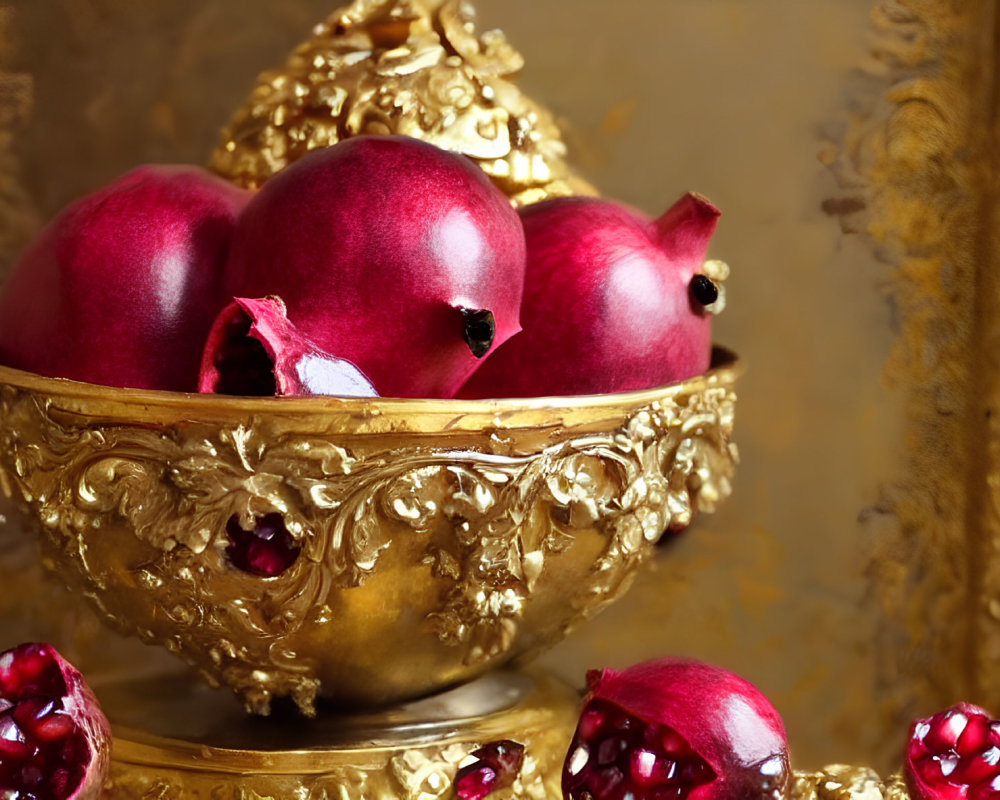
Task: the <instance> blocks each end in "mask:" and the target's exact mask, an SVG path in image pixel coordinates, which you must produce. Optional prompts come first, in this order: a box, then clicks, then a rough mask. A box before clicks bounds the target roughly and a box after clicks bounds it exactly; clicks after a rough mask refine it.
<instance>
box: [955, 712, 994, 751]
mask: <svg viewBox="0 0 1000 800" xmlns="http://www.w3.org/2000/svg"><path fill="white" fill-rule="evenodd" d="M989 737H990V723H989V720H988V719H986V717H980V716H974V717H969V718H968V722H967V723H966V726H965V730H963V731H962V733H961V734H959V737H958V741H957V742H956V743H955V752H957V753H958V754H959V755H960V756H962V757H963V758H966V757H968V756H973V755H976V754H977V753H981V752H982V751H983V749H984V748H986V746H987V743H988V741H989Z"/></svg>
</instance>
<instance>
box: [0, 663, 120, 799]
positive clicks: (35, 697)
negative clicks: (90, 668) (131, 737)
mask: <svg viewBox="0 0 1000 800" xmlns="http://www.w3.org/2000/svg"><path fill="white" fill-rule="evenodd" d="M110 750H111V732H110V730H109V727H108V722H107V720H106V719H105V718H104V714H103V713H101V709H100V706H99V705H98V704H97V699H96V698H95V697H94V694H93V692H91V691H90V689H89V687H88V686H87V685H86V683H84V680H83V676H81V675H80V673H79V672H77V671H76V670H75V669H74V668H73V667H72V666H70V665H69V664H68V663H67V662H66V661H64V660H63V659H62V658H61V657H60V656H59V654H58V653H57V652H56V651H55V649H54V648H53V647H52V646H51V645H47V644H34V643H29V644H22V645H19V646H18V647H15V648H13V649H12V650H7V651H6V652H5V653H2V654H0V797H4V798H11V800H90V799H91V798H97V797H98V796H99V795H100V793H101V790H102V788H103V786H104V780H105V778H106V777H107V771H108V760H109V756H110Z"/></svg>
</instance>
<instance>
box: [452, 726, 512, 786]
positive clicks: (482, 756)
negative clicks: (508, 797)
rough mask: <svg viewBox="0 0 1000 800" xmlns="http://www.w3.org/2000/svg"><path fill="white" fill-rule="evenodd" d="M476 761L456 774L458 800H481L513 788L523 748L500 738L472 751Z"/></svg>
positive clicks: (471, 754)
mask: <svg viewBox="0 0 1000 800" xmlns="http://www.w3.org/2000/svg"><path fill="white" fill-rule="evenodd" d="M469 755H470V756H472V757H473V758H474V759H475V761H473V762H472V763H470V764H467V765H466V766H464V767H462V768H461V769H459V770H458V772H457V773H456V774H455V793H456V794H457V795H458V797H459V800H481V798H483V797H485V796H486V795H488V794H489V793H490V792H492V791H494V790H495V789H503V788H506V787H507V786H510V785H511V784H512V783H513V782H514V781H515V780H516V779H517V776H518V775H519V774H520V771H521V764H522V763H523V762H524V745H523V744H520V743H518V742H515V741H512V740H510V739H501V740H500V741H497V742H491V743H489V744H486V745H483V746H482V747H480V748H478V749H476V750H473V751H472V752H471V753H470V754H469Z"/></svg>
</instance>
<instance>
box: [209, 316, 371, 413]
mask: <svg viewBox="0 0 1000 800" xmlns="http://www.w3.org/2000/svg"><path fill="white" fill-rule="evenodd" d="M198 391H199V392H215V393H218V394H235V395H253V396H271V395H274V396H278V397H285V396H291V395H300V394H307V395H308V394H325V395H337V396H341V397H376V396H377V395H376V392H375V388H374V387H373V386H372V385H371V382H370V381H369V380H368V379H367V378H366V377H365V376H364V374H363V373H362V372H361V370H359V369H358V368H357V367H355V366H354V365H353V364H352V363H350V362H349V361H345V360H344V359H342V358H334V357H333V356H331V355H330V354H329V353H325V352H323V350H322V349H321V348H320V347H319V346H318V345H317V344H315V343H314V342H312V341H310V340H309V339H308V338H306V337H305V336H303V335H302V333H301V332H300V331H299V330H298V329H297V328H296V327H295V326H294V325H292V323H291V322H289V321H288V316H287V314H286V311H285V304H284V303H283V302H282V301H281V299H280V298H278V297H262V298H259V299H250V298H245V297H237V298H236V299H235V300H234V301H233V302H232V303H230V304H229V305H228V306H226V307H225V308H224V309H223V310H222V311H221V312H220V313H219V316H218V317H216V320H215V322H214V323H213V325H212V329H211V330H210V331H209V332H208V338H207V340H206V344H205V351H204V353H203V355H202V361H201V374H200V376H199V379H198Z"/></svg>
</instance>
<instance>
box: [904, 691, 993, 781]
mask: <svg viewBox="0 0 1000 800" xmlns="http://www.w3.org/2000/svg"><path fill="white" fill-rule="evenodd" d="M904 775H905V777H906V784H907V787H908V788H909V790H910V794H911V795H912V796H913V797H914V798H919V800H996V798H998V797H1000V721H998V720H994V719H991V718H990V715H989V713H988V712H986V711H984V710H983V709H982V708H980V707H979V706H974V705H972V704H971V703H958V704H957V705H954V706H952V707H951V708H949V709H947V710H945V711H941V712H939V713H937V714H935V715H934V716H932V717H928V718H926V719H918V720H915V721H914V722H913V724H912V725H911V726H910V738H909V741H908V743H907V747H906V764H905V767H904Z"/></svg>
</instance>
